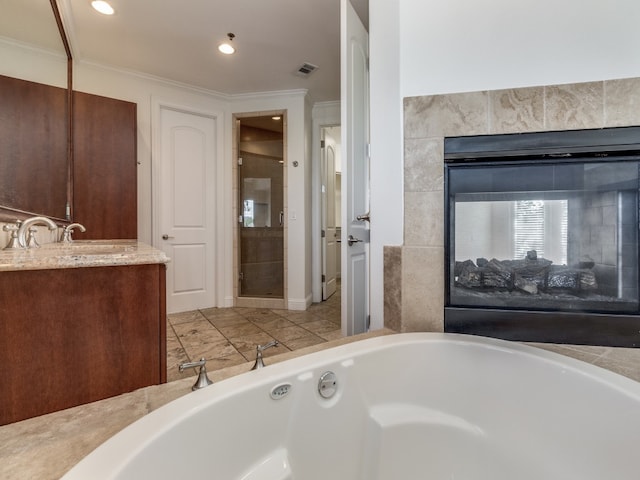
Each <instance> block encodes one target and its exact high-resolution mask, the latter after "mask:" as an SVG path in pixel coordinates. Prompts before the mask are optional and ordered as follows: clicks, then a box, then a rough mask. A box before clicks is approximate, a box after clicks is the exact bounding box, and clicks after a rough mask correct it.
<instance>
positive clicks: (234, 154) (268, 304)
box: [231, 109, 289, 309]
mask: <svg viewBox="0 0 640 480" xmlns="http://www.w3.org/2000/svg"><path fill="white" fill-rule="evenodd" d="M270 115H280V116H282V140H283V147H284V148H283V149H282V160H283V162H284V163H283V165H282V168H283V171H282V177H283V179H282V181H283V185H284V191H285V193H286V191H287V182H288V178H287V166H288V161H287V154H288V152H287V138H288V136H287V110H286V109H278V110H265V111H257V112H255V111H253V112H235V113H233V114H232V116H231V124H232V128H231V132H232V133H231V138H232V140H231V165H232V174H231V178H232V179H231V182H232V183H231V185H233V192H234V193H233V198H232V200H231V204H232V206H231V210H232V218H233V250H234V254H233V273H232V279H233V304H234V306H236V307H250V308H277V309H286V308H287V305H288V303H289V289H288V275H287V272H288V259H289V255H288V236H289V232H288V224H289V221H288V215H287V214H286V212H287V211H288V198H287V195H286V194H285V195H283V207H284V212H285V215H284V217H283V220H284V225H283V237H284V238H283V250H284V252H283V255H284V256H283V267H282V268H283V269H284V275H283V277H284V278H283V280H284V285H283V287H284V294H283V298H262V297H259V298H258V297H255V298H254V297H240V296H239V295H238V293H239V292H238V278H239V275H240V249H239V248H238V245H239V244H240V243H239V242H240V239H239V236H238V230H239V229H238V217H239V215H240V213H239V211H238V202H239V195H240V193H239V187H238V161H237V159H238V155H239V151H238V142H239V138H238V136H239V134H240V132H239V130H238V124H239V120H240V119H242V118H250V117H265V116H270Z"/></svg>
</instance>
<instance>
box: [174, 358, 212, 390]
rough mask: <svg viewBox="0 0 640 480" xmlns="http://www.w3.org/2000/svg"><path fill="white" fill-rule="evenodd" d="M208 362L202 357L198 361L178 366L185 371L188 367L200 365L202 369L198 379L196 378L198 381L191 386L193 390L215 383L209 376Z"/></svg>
mask: <svg viewBox="0 0 640 480" xmlns="http://www.w3.org/2000/svg"><path fill="white" fill-rule="evenodd" d="M206 363H207V361H206V360H205V359H204V358H201V359H200V360H199V361H197V362H187V363H181V364H180V365H179V366H178V370H180V371H181V372H184V371H185V369H187V368H194V367H200V371H199V372H198V379H197V380H196V383H194V384H193V387H191V390H199V389H201V388H204V387H208V386H209V385H211V384H212V383H213V382H212V381H211V380H209V377H208V376H207V367H206V366H205V365H206Z"/></svg>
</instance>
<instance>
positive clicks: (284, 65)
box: [0, 0, 368, 102]
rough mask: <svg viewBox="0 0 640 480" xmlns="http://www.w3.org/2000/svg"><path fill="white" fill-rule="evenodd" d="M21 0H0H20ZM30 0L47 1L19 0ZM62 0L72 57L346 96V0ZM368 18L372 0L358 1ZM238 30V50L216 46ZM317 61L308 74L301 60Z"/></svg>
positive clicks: (229, 90) (176, 77)
mask: <svg viewBox="0 0 640 480" xmlns="http://www.w3.org/2000/svg"><path fill="white" fill-rule="evenodd" d="M15 1H17V0H0V5H2V3H3V2H15ZM20 1H24V2H27V3H33V2H38V1H39V2H45V3H47V4H48V3H49V0H20ZM110 3H111V5H112V6H113V7H114V9H115V11H116V13H115V15H112V16H104V15H100V14H98V13H97V12H95V11H94V10H93V8H91V5H90V0H58V4H59V5H60V10H61V13H62V16H63V19H64V23H65V28H66V30H67V35H68V37H69V40H70V43H71V49H72V54H73V56H74V59H75V60H77V61H81V62H95V63H99V64H104V65H109V66H113V67H117V68H123V69H126V70H132V71H136V72H143V73H146V74H150V75H153V76H157V77H162V78H166V79H170V80H173V81H177V82H181V83H185V84H189V85H194V86H197V87H202V88H205V89H209V90H213V91H216V92H220V93H224V94H243V93H255V92H266V91H275V90H294V89H307V90H309V94H310V96H311V98H312V100H313V101H314V102H317V101H330V100H338V99H339V98H340V0H268V1H264V0H262V1H258V0H110ZM352 3H353V4H354V7H355V8H356V10H357V11H358V13H359V15H360V16H361V18H363V22H364V23H365V24H367V23H368V0H355V1H354V0H352ZM229 32H231V33H234V34H235V36H236V38H235V39H234V42H233V43H234V44H235V46H236V53H235V54H234V55H231V56H226V55H223V54H221V53H219V52H218V50H217V45H218V44H219V43H220V42H221V41H223V40H225V39H226V36H227V33H229ZM304 62H308V63H312V64H314V65H317V66H318V67H319V68H318V70H316V71H315V72H314V73H313V74H311V75H310V76H309V77H308V78H302V77H300V76H298V75H296V71H297V69H298V68H299V66H300V65H301V64H302V63H304Z"/></svg>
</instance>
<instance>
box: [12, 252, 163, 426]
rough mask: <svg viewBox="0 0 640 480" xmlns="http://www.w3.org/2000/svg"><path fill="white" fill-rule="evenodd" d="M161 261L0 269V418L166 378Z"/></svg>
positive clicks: (35, 413)
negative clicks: (120, 264) (20, 269)
mask: <svg viewBox="0 0 640 480" xmlns="http://www.w3.org/2000/svg"><path fill="white" fill-rule="evenodd" d="M165 275H166V271H165V265H164V264H149V265H125V266H107V267H84V268H60V269H51V270H22V271H9V272H2V273H0V310H1V312H2V313H1V315H2V318H1V321H0V425H3V424H7V423H11V422H16V421H19V420H23V419H26V418H30V417H34V416H38V415H42V414H45V413H49V412H54V411H57V410H62V409H65V408H69V407H73V406H76V405H80V404H84V403H89V402H93V401H96V400H101V399H103V398H107V397H111V396H114V395H119V394H121V393H124V392H130V391H132V390H135V389H137V388H140V387H145V386H148V385H154V384H158V383H164V382H166V305H165Z"/></svg>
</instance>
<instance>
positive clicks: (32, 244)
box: [26, 227, 40, 248]
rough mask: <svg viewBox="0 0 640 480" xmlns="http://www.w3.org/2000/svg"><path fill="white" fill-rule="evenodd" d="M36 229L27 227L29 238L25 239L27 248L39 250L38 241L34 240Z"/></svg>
mask: <svg viewBox="0 0 640 480" xmlns="http://www.w3.org/2000/svg"><path fill="white" fill-rule="evenodd" d="M37 231H38V229H37V228H36V227H29V236H28V237H27V245H26V246H27V248H40V244H39V243H38V240H36V232H37Z"/></svg>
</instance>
